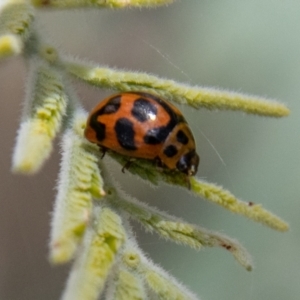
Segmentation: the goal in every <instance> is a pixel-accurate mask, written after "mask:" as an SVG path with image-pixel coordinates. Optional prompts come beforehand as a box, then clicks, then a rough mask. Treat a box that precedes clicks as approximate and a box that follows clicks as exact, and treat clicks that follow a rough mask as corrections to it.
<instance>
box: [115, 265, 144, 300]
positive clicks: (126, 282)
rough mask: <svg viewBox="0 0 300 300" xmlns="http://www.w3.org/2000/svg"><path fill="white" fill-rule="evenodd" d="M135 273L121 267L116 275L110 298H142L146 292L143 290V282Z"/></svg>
mask: <svg viewBox="0 0 300 300" xmlns="http://www.w3.org/2000/svg"><path fill="white" fill-rule="evenodd" d="M140 277H141V276H140V275H139V274H137V273H132V272H129V271H128V270H124V269H121V270H119V271H118V276H117V278H116V282H115V285H114V287H112V289H113V291H112V292H111V294H112V299H114V300H129V299H130V300H144V299H147V298H146V294H145V291H144V284H143V281H142V280H141V278H140Z"/></svg>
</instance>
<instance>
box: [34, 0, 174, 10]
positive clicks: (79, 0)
mask: <svg viewBox="0 0 300 300" xmlns="http://www.w3.org/2000/svg"><path fill="white" fill-rule="evenodd" d="M172 2H174V0H98V1H95V0H47V1H45V0H31V3H32V5H35V6H37V7H53V8H76V7H99V8H102V7H103V8H106V7H107V8H126V7H143V6H144V7H145V6H146V7H152V6H159V5H166V4H169V3H172Z"/></svg>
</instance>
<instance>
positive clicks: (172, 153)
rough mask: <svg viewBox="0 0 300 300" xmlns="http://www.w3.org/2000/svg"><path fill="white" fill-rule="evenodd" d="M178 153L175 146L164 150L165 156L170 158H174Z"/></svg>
mask: <svg viewBox="0 0 300 300" xmlns="http://www.w3.org/2000/svg"><path fill="white" fill-rule="evenodd" d="M177 153H178V151H177V148H176V147H175V146H174V145H169V146H168V147H166V148H165V149H164V154H165V155H166V156H168V157H173V156H175V155H176V154H177Z"/></svg>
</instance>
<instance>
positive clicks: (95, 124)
mask: <svg viewBox="0 0 300 300" xmlns="http://www.w3.org/2000/svg"><path fill="white" fill-rule="evenodd" d="M97 118H98V114H97V113H95V114H93V115H92V117H91V120H90V126H91V127H92V128H93V129H94V131H95V132H96V137H97V140H98V141H103V140H104V139H105V128H106V126H105V124H103V123H101V122H99V121H98V120H97Z"/></svg>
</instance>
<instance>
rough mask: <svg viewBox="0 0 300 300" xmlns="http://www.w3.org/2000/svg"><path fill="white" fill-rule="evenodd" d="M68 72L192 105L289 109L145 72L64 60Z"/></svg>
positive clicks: (275, 112)
mask: <svg viewBox="0 0 300 300" xmlns="http://www.w3.org/2000/svg"><path fill="white" fill-rule="evenodd" d="M66 66H67V68H68V70H69V72H70V73H71V74H73V75H75V76H76V77H78V78H80V79H82V80H84V81H85V82H88V83H90V84H92V85H95V86H99V87H102V88H114V89H117V90H120V91H140V92H149V93H154V94H156V95H158V96H160V97H162V98H164V99H167V100H172V101H174V102H177V103H179V104H188V105H190V106H192V107H194V108H197V109H198V108H206V109H222V110H240V111H243V112H246V113H249V114H256V115H263V116H270V117H283V116H286V115H288V114H289V109H288V108H287V107H286V106H285V105H284V104H281V103H279V102H276V101H270V100H267V99H264V98H261V97H256V96H249V95H246V94H240V93H234V92H228V91H223V90H217V89H212V88H201V87H192V86H189V85H185V84H180V83H177V82H175V81H173V80H167V79H163V78H158V77H156V76H153V75H149V74H147V73H136V72H135V73H134V72H126V71H119V70H112V69H110V68H101V67H95V66H88V65H84V64H77V63H74V62H71V63H67V64H66Z"/></svg>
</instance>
